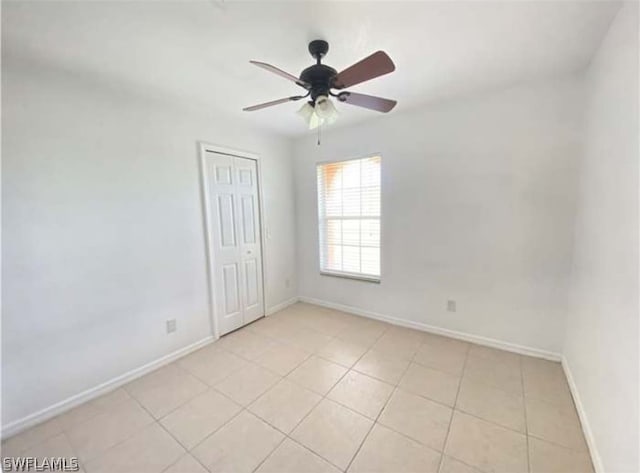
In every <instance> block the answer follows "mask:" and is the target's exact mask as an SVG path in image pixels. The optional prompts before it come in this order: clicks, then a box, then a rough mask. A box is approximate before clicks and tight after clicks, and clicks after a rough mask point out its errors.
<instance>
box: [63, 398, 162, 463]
mask: <svg viewBox="0 0 640 473" xmlns="http://www.w3.org/2000/svg"><path fill="white" fill-rule="evenodd" d="M152 422H153V418H152V417H151V416H150V415H149V414H148V413H147V412H146V411H145V410H144V409H143V408H142V407H140V406H139V405H138V403H137V402H136V401H134V400H133V399H132V400H129V401H124V402H122V403H120V404H118V405H117V406H115V407H114V408H112V409H110V410H109V411H108V412H106V413H104V414H100V415H98V416H96V417H93V418H91V419H89V420H87V421H86V422H83V423H81V424H79V425H76V426H75V427H73V428H71V429H70V430H68V431H67V432H66V435H67V438H68V439H69V442H70V443H71V445H72V446H73V449H74V451H75V452H76V453H77V455H78V457H79V458H80V460H81V461H86V460H90V459H92V458H95V457H96V456H98V455H99V454H101V453H103V452H104V451H106V450H108V449H109V448H111V447H113V446H114V445H116V444H117V443H119V442H122V441H123V440H125V439H127V438H129V437H131V436H132V435H133V434H135V433H136V432H139V431H140V430H142V429H143V428H144V427H145V426H147V425H149V424H151V423H152Z"/></svg>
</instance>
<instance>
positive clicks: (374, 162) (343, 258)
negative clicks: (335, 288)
mask: <svg viewBox="0 0 640 473" xmlns="http://www.w3.org/2000/svg"><path fill="white" fill-rule="evenodd" d="M381 161H382V159H381V158H380V156H372V157H368V158H362V159H352V160H349V161H340V162H335V163H326V164H319V165H318V169H317V171H318V228H319V232H320V272H321V273H323V274H331V275H336V276H346V277H353V278H358V279H366V280H371V281H380V164H381Z"/></svg>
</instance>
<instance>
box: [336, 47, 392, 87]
mask: <svg viewBox="0 0 640 473" xmlns="http://www.w3.org/2000/svg"><path fill="white" fill-rule="evenodd" d="M395 70H396V66H395V65H394V64H393V61H392V60H391V58H390V57H389V56H387V53H385V52H384V51H378V52H375V53H373V54H372V55H371V56H368V57H366V58H364V59H363V60H362V61H360V62H356V63H355V64H354V65H353V66H351V67H347V68H346V69H345V70H344V71H342V72H340V73H339V74H338V75H337V76H336V77H335V79H334V80H333V84H332V87H333V88H334V89H344V88H346V87H351V86H352V85H356V84H359V83H360V82H364V81H367V80H369V79H373V78H375V77H379V76H382V75H384V74H388V73H389V72H393V71H395Z"/></svg>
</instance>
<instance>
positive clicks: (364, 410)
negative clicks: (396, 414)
mask: <svg viewBox="0 0 640 473" xmlns="http://www.w3.org/2000/svg"><path fill="white" fill-rule="evenodd" d="M392 392H393V386H392V385H390V384H387V383H384V382H382V381H379V380H377V379H375V378H371V377H370V376H367V375H364V374H361V373H358V372H357V371H349V372H348V373H347V374H346V375H345V376H344V377H343V378H342V379H341V380H340V382H339V383H338V384H336V385H335V387H334V388H333V389H332V390H331V391H330V392H329V394H328V395H327V397H328V398H329V399H332V400H334V401H336V402H338V403H340V404H342V405H344V406H347V407H349V408H350V409H353V410H354V411H356V412H359V413H360V414H362V415H364V416H367V417H369V418H370V419H376V418H377V417H378V414H380V411H382V408H383V407H384V405H385V404H386V402H387V400H388V399H389V397H390V396H391V393H392Z"/></svg>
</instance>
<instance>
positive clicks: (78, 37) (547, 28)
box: [2, 0, 619, 135]
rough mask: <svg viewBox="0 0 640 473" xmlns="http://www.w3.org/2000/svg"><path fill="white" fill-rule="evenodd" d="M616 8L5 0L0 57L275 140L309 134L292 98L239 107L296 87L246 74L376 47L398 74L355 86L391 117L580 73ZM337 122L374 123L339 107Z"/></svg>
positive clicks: (338, 61) (340, 59) (369, 114)
mask: <svg viewBox="0 0 640 473" xmlns="http://www.w3.org/2000/svg"><path fill="white" fill-rule="evenodd" d="M618 8H619V3H617V2H587V1H578V2H568V1H559V2H551V1H536V2H524V1H511V2H480V1H473V2H458V1H446V2H366V3H354V2H326V1H316V2H290V3H274V2H266V1H262V2H232V1H226V2H221V1H215V0H211V1H174V2H158V1H144V2H127V1H111V2H89V1H84V2H61V3H54V2H35V3H30V2H29V3H27V2H9V3H7V2H3V6H2V16H3V22H2V36H3V50H4V52H10V53H12V54H28V55H32V56H33V57H35V58H40V59H43V58H44V59H46V60H47V61H50V62H56V63H60V64H61V65H62V66H63V67H67V68H74V69H77V70H81V71H82V72H83V73H86V74H92V75H95V76H96V77H101V80H107V81H114V82H115V83H119V81H122V82H123V83H126V84H128V85H129V86H133V87H137V88H143V89H144V90H145V92H146V93H150V91H151V92H152V93H155V94H162V95H165V96H167V97H171V98H172V99H178V100H189V101H191V102H193V103H195V102H197V103H199V104H202V105H203V106H205V107H207V108H210V109H211V110H215V111H216V113H222V114H228V115H229V116H236V117H242V118H243V119H246V120H250V121H251V122H253V123H255V124H257V125H259V126H261V127H263V128H265V129H269V130H272V131H275V132H279V133H283V134H288V135H295V134H302V133H305V132H306V130H305V128H304V126H303V123H302V120H301V119H300V118H299V117H297V116H296V115H295V113H294V112H295V111H296V110H297V109H298V108H299V107H300V102H297V103H287V104H284V105H279V106H276V107H273V108H269V109H264V110H261V111H256V112H242V111H241V109H242V107H244V106H248V105H252V104H256V103H260V102H265V101H268V100H273V99H278V98H282V97H286V96H289V95H295V94H298V93H299V92H301V91H302V90H303V89H301V88H299V87H297V86H296V85H295V84H293V83H290V82H288V81H286V80H284V79H282V78H279V77H277V76H275V75H272V74H270V73H268V72H266V71H264V70H261V69H259V68H257V67H255V66H251V65H250V64H249V62H248V61H249V60H250V59H255V60H261V61H265V62H269V63H271V64H273V65H275V66H278V67H280V68H281V69H284V70H285V71H288V72H291V73H293V74H295V75H298V74H299V73H300V71H302V69H304V68H305V67H307V66H309V65H311V64H312V63H313V60H312V58H311V57H310V56H309V54H308V52H307V43H308V42H309V41H310V40H312V39H316V38H320V39H325V40H327V41H328V42H329V44H330V49H329V54H328V56H327V57H326V59H325V61H324V62H325V63H327V64H329V65H331V66H333V67H335V68H336V69H338V70H341V69H342V68H344V67H346V66H348V65H350V64H352V63H354V62H356V61H357V60H359V59H361V58H362V57H364V56H366V55H368V54H370V53H372V52H374V51H376V50H378V49H382V50H385V51H386V52H387V53H388V54H389V55H390V56H391V58H392V59H393V60H394V62H395V64H396V71H395V72H394V73H392V74H389V75H387V76H383V77H380V78H378V79H374V80H372V81H370V82H367V83H363V84H359V85H357V86H355V87H354V88H353V89H352V90H354V91H357V92H362V93H367V94H374V95H381V96H383V97H388V98H394V99H397V100H398V102H399V104H398V106H397V107H396V109H395V110H394V111H393V112H391V113H397V111H401V110H405V109H408V108H413V107H416V106H419V105H422V104H425V103H428V102H431V101H435V100H440V99H443V98H448V97H452V96H455V95H461V94H470V93H474V92H477V91H482V90H487V89H493V88H496V87H502V86H508V85H511V84H515V83H518V82H521V81H527V80H531V79H535V78H540V77H547V76H552V75H559V74H565V73H569V72H572V71H577V70H580V69H581V68H583V67H585V66H586V65H587V63H588V61H589V59H590V57H591V56H592V54H593V52H594V50H595V49H596V47H597V46H598V44H599V42H600V40H601V38H602V37H603V35H604V33H605V31H606V29H607V27H608V25H609V23H610V21H611V19H612V18H613V15H614V14H615V12H616V11H617V9H618ZM338 107H339V110H340V114H341V117H340V120H339V122H338V123H337V124H336V125H334V126H340V125H344V124H345V123H352V122H354V121H359V120H364V119H367V118H373V117H378V116H379V114H378V113H377V112H373V111H367V110H362V109H358V108H356V107H352V106H349V105H346V104H339V105H338Z"/></svg>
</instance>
